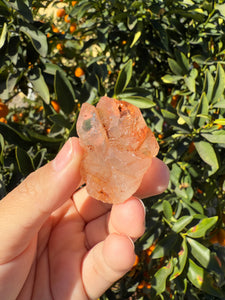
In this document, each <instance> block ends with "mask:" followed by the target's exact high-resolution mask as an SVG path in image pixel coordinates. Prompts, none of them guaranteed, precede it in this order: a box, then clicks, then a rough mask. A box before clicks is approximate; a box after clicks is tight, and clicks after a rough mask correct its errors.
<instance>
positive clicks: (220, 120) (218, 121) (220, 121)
mask: <svg viewBox="0 0 225 300" xmlns="http://www.w3.org/2000/svg"><path fill="white" fill-rule="evenodd" d="M213 123H214V124H219V125H225V119H216V120H215V121H214V122H213Z"/></svg>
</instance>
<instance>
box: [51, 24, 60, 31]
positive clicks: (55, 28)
mask: <svg viewBox="0 0 225 300" xmlns="http://www.w3.org/2000/svg"><path fill="white" fill-rule="evenodd" d="M52 31H53V32H55V33H59V29H58V28H57V27H55V25H53V24H52Z"/></svg>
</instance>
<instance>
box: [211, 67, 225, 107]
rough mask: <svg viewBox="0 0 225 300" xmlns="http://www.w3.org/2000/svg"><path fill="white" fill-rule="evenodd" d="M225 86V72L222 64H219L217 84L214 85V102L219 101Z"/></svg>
mask: <svg viewBox="0 0 225 300" xmlns="http://www.w3.org/2000/svg"><path fill="white" fill-rule="evenodd" d="M224 88H225V73H224V70H223V67H222V66H221V64H218V65H217V72H216V78H215V84H214V87H213V94H212V104H214V103H216V102H218V101H219V100H220V98H221V96H222V94H223V92H224Z"/></svg>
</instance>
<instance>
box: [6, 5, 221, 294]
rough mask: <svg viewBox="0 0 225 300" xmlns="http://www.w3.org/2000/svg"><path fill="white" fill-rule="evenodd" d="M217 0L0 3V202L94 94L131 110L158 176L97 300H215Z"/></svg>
mask: <svg viewBox="0 0 225 300" xmlns="http://www.w3.org/2000/svg"><path fill="white" fill-rule="evenodd" d="M223 2H224V1H223V0H214V1H213V0H209V1H206V0H184V1H179V0H165V1H161V0H147V1H140V0H136V1H133V0H112V1H107V0H96V1H91V0H79V1H69V0H67V1H66V0H64V1H42V0H37V1H35V0H34V1H32V0H0V98H1V102H0V196H1V198H2V197H3V196H4V195H5V194H6V193H8V192H9V191H10V190H12V189H13V188H14V187H15V186H16V185H18V183H19V182H21V180H23V178H24V177H25V176H27V175H28V174H29V173H30V172H32V171H33V170H35V169H37V168H39V167H40V166H41V165H43V164H45V163H46V162H47V161H49V160H51V159H52V158H53V157H54V156H55V155H56V153H57V152H58V150H59V149H60V147H61V146H62V145H63V143H64V142H65V141H66V140H67V139H68V138H69V137H70V136H75V135H76V119H77V116H78V114H79V109H80V106H81V105H82V103H83V102H86V101H88V102H89V103H92V104H95V103H96V102H97V101H98V99H99V98H100V97H101V96H103V95H108V96H110V97H115V98H117V99H123V100H126V101H129V102H130V103H133V104H135V105H137V106H138V107H140V108H141V109H142V112H143V115H144V117H145V120H146V122H147V124H148V125H149V126H150V127H151V129H152V131H153V132H154V133H155V136H156V137H157V139H158V142H159V145H160V153H159V157H160V158H161V159H162V160H164V162H165V163H166V164H167V165H168V167H169V168H170V172H171V180H170V184H169V187H168V189H167V191H166V192H165V193H164V194H162V195H160V196H157V197H153V198H151V199H146V200H144V203H145V205H146V210H147V216H146V219H147V225H146V232H145V234H144V235H143V237H142V238H140V239H139V240H138V241H137V242H136V245H135V246H136V253H137V256H136V262H135V264H134V266H133V268H132V270H131V271H130V272H129V273H128V274H127V275H126V276H124V277H123V278H122V279H121V280H120V281H119V282H117V283H116V284H115V285H114V286H112V287H111V288H110V289H109V290H108V291H107V292H106V293H105V294H104V295H103V296H102V297H101V299H102V300H103V299H105V300H106V299H179V300H180V299H191V300H193V299H225V159H224V157H225V93H224V87H225V71H224V65H225V4H224V3H223ZM118 180H119V179H118ZM134 221H135V220H134ZM93 280H94V279H93Z"/></svg>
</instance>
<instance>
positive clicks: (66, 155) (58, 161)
mask: <svg viewBox="0 0 225 300" xmlns="http://www.w3.org/2000/svg"><path fill="white" fill-rule="evenodd" d="M72 152H73V144H72V139H71V138H70V139H69V140H68V141H67V142H66V143H65V144H64V145H63V147H62V149H61V150H60V151H59V153H58V154H57V155H56V157H55V159H54V160H53V167H54V169H55V170H56V171H57V172H58V171H62V170H63V169H64V168H65V167H66V166H67V165H68V163H69V162H70V161H71V159H72Z"/></svg>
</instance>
